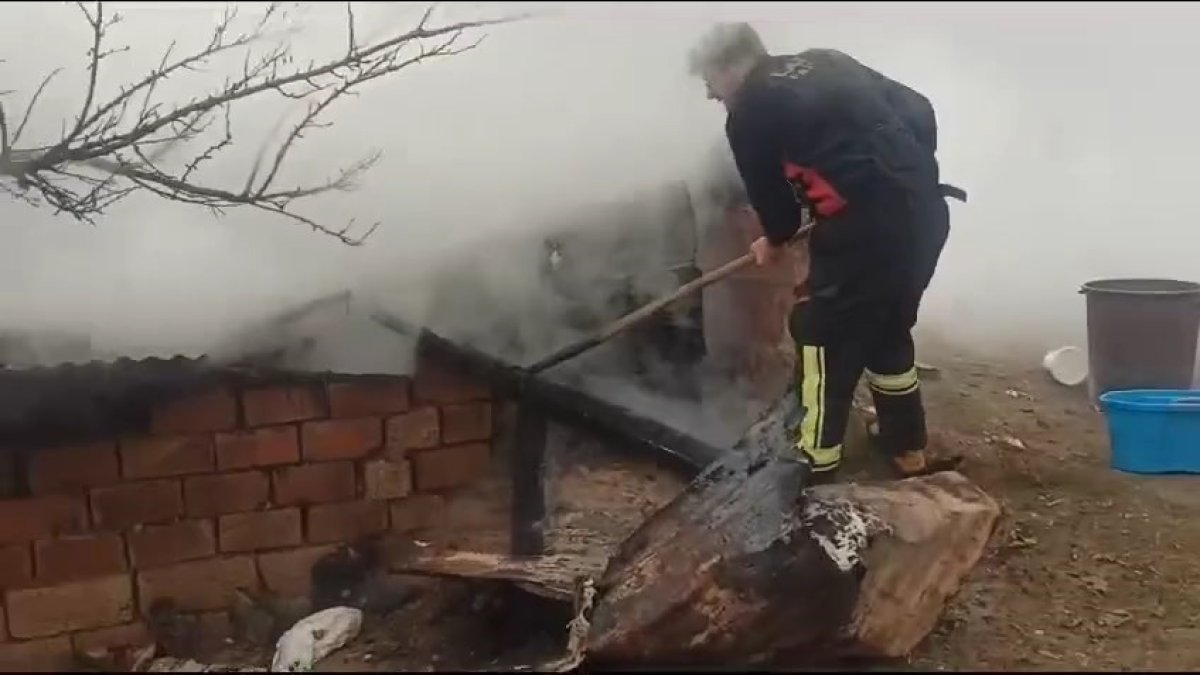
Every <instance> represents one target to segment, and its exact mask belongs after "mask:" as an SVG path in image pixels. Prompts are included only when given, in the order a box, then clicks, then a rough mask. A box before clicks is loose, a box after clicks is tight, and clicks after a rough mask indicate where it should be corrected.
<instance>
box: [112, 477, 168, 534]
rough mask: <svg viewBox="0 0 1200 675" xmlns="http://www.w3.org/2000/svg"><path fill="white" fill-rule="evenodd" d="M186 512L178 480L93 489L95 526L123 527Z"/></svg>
mask: <svg viewBox="0 0 1200 675" xmlns="http://www.w3.org/2000/svg"><path fill="white" fill-rule="evenodd" d="M181 515H183V491H182V489H181V488H180V484H179V481H178V480H154V481H143V482H138V483H126V484H124V485H114V486H112V487H105V488H96V489H95V490H92V519H93V521H94V522H95V524H96V527H99V528H104V529H114V530H123V529H125V528H128V527H131V526H133V525H140V524H143V523H161V522H169V521H172V520H175V519H176V518H178V517H179V516H181Z"/></svg>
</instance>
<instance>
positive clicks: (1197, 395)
mask: <svg viewBox="0 0 1200 675" xmlns="http://www.w3.org/2000/svg"><path fill="white" fill-rule="evenodd" d="M1100 405H1101V406H1102V407H1103V409H1104V415H1105V417H1106V418H1107V420H1108V437H1109V442H1110V443H1111V445H1112V467H1113V468H1114V469H1117V470H1119V471H1128V472H1130V473H1200V389H1190V390H1189V389H1131V390H1125V391H1110V392H1108V393H1105V394H1103V395H1102V396H1101V397H1100Z"/></svg>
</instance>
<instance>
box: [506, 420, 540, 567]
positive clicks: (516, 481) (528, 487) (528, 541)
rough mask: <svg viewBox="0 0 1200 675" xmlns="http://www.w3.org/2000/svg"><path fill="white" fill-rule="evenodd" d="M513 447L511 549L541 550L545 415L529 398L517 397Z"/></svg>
mask: <svg viewBox="0 0 1200 675" xmlns="http://www.w3.org/2000/svg"><path fill="white" fill-rule="evenodd" d="M517 404H518V405H519V406H520V410H519V411H518V415H517V429H516V448H515V449H514V452H513V453H512V482H513V496H512V500H513V501H512V552H513V553H515V554H517V555H538V554H541V553H543V552H544V550H545V536H544V530H543V524H544V522H545V519H546V429H547V420H546V416H545V415H544V414H542V410H541V408H540V407H539V406H538V405H537V404H536V403H534V402H533V401H530V400H518V402H517Z"/></svg>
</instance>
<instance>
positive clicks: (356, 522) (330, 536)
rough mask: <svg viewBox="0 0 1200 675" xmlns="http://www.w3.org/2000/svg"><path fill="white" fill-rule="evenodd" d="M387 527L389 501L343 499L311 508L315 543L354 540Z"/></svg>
mask: <svg viewBox="0 0 1200 675" xmlns="http://www.w3.org/2000/svg"><path fill="white" fill-rule="evenodd" d="M387 529H388V507H387V503H385V502H373V501H363V502H343V503H341V504H321V505H320V506H310V507H309V508H308V540H309V541H310V542H312V543H314V544H329V543H333V542H338V541H354V540H355V539H358V538H360V537H364V536H367V535H370V534H378V533H380V532H384V531H386V530H387Z"/></svg>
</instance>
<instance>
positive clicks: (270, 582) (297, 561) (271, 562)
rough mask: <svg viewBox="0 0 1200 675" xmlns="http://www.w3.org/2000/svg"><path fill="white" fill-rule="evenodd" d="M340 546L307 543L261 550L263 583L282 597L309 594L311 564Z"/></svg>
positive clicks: (259, 562) (259, 559) (259, 564)
mask: <svg viewBox="0 0 1200 675" xmlns="http://www.w3.org/2000/svg"><path fill="white" fill-rule="evenodd" d="M335 550H337V547H336V546H308V547H305V548H294V549H290V550H287V551H273V552H271V553H260V554H259V556H258V569H259V571H260V572H261V573H262V580H263V586H265V587H266V589H267V590H268V591H270V592H271V593H272V594H274V595H277V596H281V597H287V598H292V597H308V595H309V591H310V590H311V589H312V567H313V564H315V563H316V562H317V561H318V560H320V559H321V558H323V557H324V556H327V555H329V554H330V553H332V552H333V551H335Z"/></svg>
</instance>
